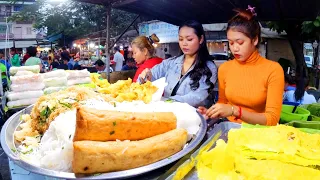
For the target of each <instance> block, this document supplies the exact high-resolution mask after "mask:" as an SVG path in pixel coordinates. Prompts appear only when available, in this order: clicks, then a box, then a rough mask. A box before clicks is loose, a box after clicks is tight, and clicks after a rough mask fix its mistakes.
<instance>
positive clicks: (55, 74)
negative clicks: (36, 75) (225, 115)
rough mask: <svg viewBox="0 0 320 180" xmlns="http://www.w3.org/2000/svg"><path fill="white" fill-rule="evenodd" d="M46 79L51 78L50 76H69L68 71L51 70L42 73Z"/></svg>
mask: <svg viewBox="0 0 320 180" xmlns="http://www.w3.org/2000/svg"><path fill="white" fill-rule="evenodd" d="M42 76H43V78H44V79H49V78H59V77H60V78H61V77H67V72H66V71H65V70H61V69H59V70H55V71H51V72H47V73H44V74H42Z"/></svg>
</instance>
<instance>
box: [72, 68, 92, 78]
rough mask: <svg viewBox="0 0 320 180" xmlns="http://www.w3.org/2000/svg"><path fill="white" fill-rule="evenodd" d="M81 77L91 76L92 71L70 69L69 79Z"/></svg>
mask: <svg viewBox="0 0 320 180" xmlns="http://www.w3.org/2000/svg"><path fill="white" fill-rule="evenodd" d="M80 77H90V72H89V71H88V70H87V69H83V70H73V71H68V79H75V78H80Z"/></svg>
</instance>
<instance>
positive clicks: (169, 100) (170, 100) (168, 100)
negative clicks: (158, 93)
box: [164, 99, 173, 103]
mask: <svg viewBox="0 0 320 180" xmlns="http://www.w3.org/2000/svg"><path fill="white" fill-rule="evenodd" d="M164 102H167V103H172V102H173V100H172V99H167V100H165V101H164Z"/></svg>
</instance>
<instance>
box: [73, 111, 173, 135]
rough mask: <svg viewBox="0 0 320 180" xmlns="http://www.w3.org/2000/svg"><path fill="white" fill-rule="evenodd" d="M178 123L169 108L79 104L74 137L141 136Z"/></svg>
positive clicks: (164, 129) (170, 127) (160, 132)
mask: <svg viewBox="0 0 320 180" xmlns="http://www.w3.org/2000/svg"><path fill="white" fill-rule="evenodd" d="M176 127H177V118H176V116H175V115H174V114H173V113H172V112H143V113H142V112H120V111H109V110H96V109H91V108H87V107H80V108H78V110H77V123H76V131H75V136H74V141H81V140H91V141H112V140H141V139H145V138H149V137H152V136H155V135H158V134H162V133H165V132H168V131H170V130H172V129H175V128H176Z"/></svg>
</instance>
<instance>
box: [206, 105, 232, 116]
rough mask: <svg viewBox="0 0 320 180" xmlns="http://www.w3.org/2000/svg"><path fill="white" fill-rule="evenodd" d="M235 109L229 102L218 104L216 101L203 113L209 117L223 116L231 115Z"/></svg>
mask: <svg viewBox="0 0 320 180" xmlns="http://www.w3.org/2000/svg"><path fill="white" fill-rule="evenodd" d="M234 111H235V109H233V108H232V106H231V105H229V104H220V103H217V104H215V105H213V106H211V107H210V108H209V109H208V110H206V113H205V115H206V116H207V117H209V118H212V119H214V118H224V117H228V116H232V115H233V113H234Z"/></svg>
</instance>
